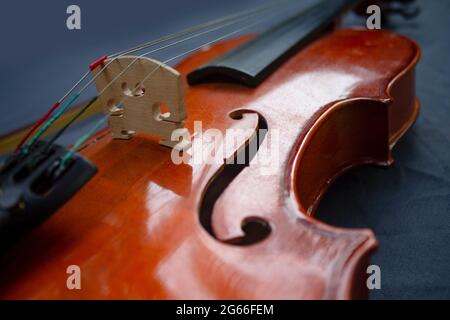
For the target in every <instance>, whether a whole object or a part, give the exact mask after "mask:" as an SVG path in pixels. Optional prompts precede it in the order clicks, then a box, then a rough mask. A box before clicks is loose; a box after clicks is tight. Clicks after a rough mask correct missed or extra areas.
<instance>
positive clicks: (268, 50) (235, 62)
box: [188, 0, 358, 87]
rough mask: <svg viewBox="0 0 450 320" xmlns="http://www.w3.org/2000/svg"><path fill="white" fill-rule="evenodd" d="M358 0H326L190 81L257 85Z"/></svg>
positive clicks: (200, 71)
mask: <svg viewBox="0 0 450 320" xmlns="http://www.w3.org/2000/svg"><path fill="white" fill-rule="evenodd" d="M357 2H358V0H356V1H355V0H333V1H330V0H325V1H323V0H322V1H320V2H319V3H317V4H316V5H314V6H312V7H311V8H309V9H307V10H302V12H300V13H299V14H297V15H295V16H293V17H292V18H290V19H288V20H286V21H283V22H282V23H280V24H279V25H277V26H275V27H274V28H272V29H270V30H268V31H266V32H264V33H262V34H261V35H260V36H258V37H256V38H255V39H253V40H251V41H249V42H246V43H245V44H243V45H241V46H239V47H237V48H236V49H234V50H232V51H230V52H228V53H227V54H225V55H223V56H221V57H220V58H218V59H216V60H214V61H211V62H209V63H208V64H206V65H203V66H202V67H200V68H198V69H196V70H194V71H193V72H191V73H190V74H189V75H188V82H189V84H191V85H193V84H197V83H204V82H223V81H226V82H230V81H231V82H236V83H240V84H243V85H245V86H248V87H256V86H258V85H259V84H260V83H261V82H263V81H264V80H265V79H266V78H267V77H268V76H269V75H270V74H271V73H272V72H273V71H274V70H276V69H277V67H278V66H279V65H280V64H282V63H283V62H284V61H286V60H287V59H288V58H289V57H291V56H292V55H293V54H294V53H295V52H297V51H298V50H299V49H301V48H302V47H304V46H306V45H308V44H309V43H311V42H312V41H314V40H315V39H316V38H317V37H319V36H321V35H322V34H323V32H325V31H326V30H327V29H328V28H329V27H330V26H331V25H332V23H333V22H334V21H335V19H336V17H338V16H339V15H341V14H342V13H343V12H344V11H346V10H348V9H349V8H350V7H351V6H353V5H355V4H356V3H357Z"/></svg>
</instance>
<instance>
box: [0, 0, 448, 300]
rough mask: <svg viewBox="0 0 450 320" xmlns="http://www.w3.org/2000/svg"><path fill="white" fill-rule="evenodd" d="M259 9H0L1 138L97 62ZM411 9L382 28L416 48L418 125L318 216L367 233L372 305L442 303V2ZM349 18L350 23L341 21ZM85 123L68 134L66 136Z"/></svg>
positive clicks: (349, 181)
mask: <svg viewBox="0 0 450 320" xmlns="http://www.w3.org/2000/svg"><path fill="white" fill-rule="evenodd" d="M308 1H309V0H308ZM263 2H264V1H263V0H246V1H231V0H228V1H208V0H195V1H185V0H184V1H183V0H164V1H144V0H128V1H125V2H123V1H121V2H119V1H87V0H77V1H50V0H47V1H27V2H26V3H23V2H18V1H16V2H12V1H8V2H7V3H2V4H1V9H0V35H1V40H2V46H1V49H0V58H1V59H0V99H1V103H0V111H1V117H0V135H2V134H5V133H7V132H9V131H11V130H13V129H15V128H17V127H21V126H23V125H26V124H28V123H30V122H31V121H32V120H34V119H36V118H38V117H39V116H40V115H41V114H42V113H43V112H44V111H45V110H46V109H47V108H48V107H49V106H50V105H51V104H53V102H54V101H55V99H57V98H58V97H59V96H60V95H62V94H63V93H64V92H65V90H66V89H67V88H69V87H70V86H71V85H72V84H73V82H74V81H75V80H76V79H77V78H78V77H79V76H81V74H83V73H84V72H85V70H86V67H87V64H89V63H90V62H91V61H92V60H94V59H96V58H97V57H99V56H101V55H103V54H108V53H112V52H116V51H119V50H121V49H123V48H127V47H131V46H133V45H135V44H137V43H140V42H143V41H147V40H150V39H154V38H156V37H158V36H161V35H165V34H168V33H172V32H175V31H178V30H180V29H183V28H186V27H189V26H192V25H194V24H198V23H201V22H206V21H209V20H211V19H214V18H218V17H221V16H223V15H226V14H231V13H235V12H239V11H241V10H243V9H247V8H251V7H253V6H255V4H259V3H263ZM303 2H305V3H306V1H303ZM299 3H301V1H300V0H299ZM69 4H78V5H80V6H81V9H82V30H81V31H68V30H67V28H66V24H65V21H66V13H65V11H66V8H67V6H68V5H69ZM418 4H419V5H420V7H421V9H422V14H421V16H420V17H419V18H417V19H415V20H414V21H405V20H403V19H401V18H395V19H394V20H393V21H392V25H391V27H392V29H394V30H396V31H398V32H400V33H402V34H404V35H406V36H409V37H411V38H412V39H415V40H416V41H418V43H419V44H420V45H421V47H422V49H423V57H422V60H421V63H420V65H419V67H418V73H417V87H418V95H419V96H420V98H421V101H422V112H421V115H420V117H419V120H418V122H417V124H416V125H415V126H414V128H413V129H412V130H411V131H410V132H409V133H408V134H407V135H406V136H405V137H404V139H403V140H401V141H400V143H399V144H398V145H397V147H396V149H395V151H394V157H395V159H396V161H397V162H396V164H395V165H394V166H393V167H392V168H390V169H389V170H385V169H381V168H374V167H363V168H359V169H356V170H354V171H352V172H349V173H348V174H346V175H344V176H343V177H341V178H339V179H338V180H337V181H336V183H335V184H334V186H333V187H332V188H331V189H330V191H329V192H328V193H327V195H326V197H325V199H324V200H323V203H322V205H321V207H320V210H319V214H318V217H319V218H320V219H322V220H324V221H326V222H328V223H330V224H332V225H337V226H344V227H358V228H360V227H367V228H370V229H372V230H374V231H375V233H376V235H377V238H378V240H379V242H380V249H379V250H378V252H377V253H376V254H375V256H374V257H373V259H372V263H374V264H377V265H379V266H380V267H381V271H382V289H381V290H377V291H372V292H371V298H373V299H380V298H450V268H449V265H450V249H449V245H450V216H449V215H450V102H449V101H450V99H449V98H450V91H449V89H450V83H449V82H450V81H449V73H450V58H449V55H450V53H449V52H450V43H449V42H450V40H449V39H450V36H449V31H450V1H448V0H431V1H430V0H428V1H425V0H421V1H418ZM356 20H357V19H356V18H355V17H353V16H350V17H347V19H346V23H351V22H355V21H356ZM358 22H359V23H361V21H358ZM211 36H213V35H211ZM178 49H179V48H178ZM166 54H170V52H166ZM94 93H95V92H94V91H93V90H91V91H90V92H89V93H88V94H87V95H86V96H85V97H83V99H84V100H87V99H88V98H89V96H92V95H93V94H94ZM89 124H90V123H87V124H84V125H83V124H82V125H79V126H78V127H76V128H75V131H73V132H72V136H73V137H75V136H79V135H80V133H82V132H84V131H85V130H86V128H88V127H89V126H88V125H89ZM69 136H70V135H69ZM68 139H69V140H67V141H70V138H68Z"/></svg>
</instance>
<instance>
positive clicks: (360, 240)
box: [0, 30, 419, 299]
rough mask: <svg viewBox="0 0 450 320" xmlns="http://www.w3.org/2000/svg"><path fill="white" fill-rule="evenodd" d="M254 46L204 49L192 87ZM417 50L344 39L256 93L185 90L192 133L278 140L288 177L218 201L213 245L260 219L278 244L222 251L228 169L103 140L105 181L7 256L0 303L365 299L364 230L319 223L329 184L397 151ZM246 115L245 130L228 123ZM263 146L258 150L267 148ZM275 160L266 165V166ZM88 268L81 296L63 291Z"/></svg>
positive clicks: (411, 105) (306, 56)
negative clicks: (216, 62) (260, 129)
mask: <svg viewBox="0 0 450 320" xmlns="http://www.w3.org/2000/svg"><path fill="white" fill-rule="evenodd" d="M245 40H246V38H241V39H237V40H231V41H228V42H225V43H222V44H219V45H216V46H214V47H211V48H208V49H205V50H203V51H202V52H199V53H196V54H195V55H193V56H191V57H189V58H188V59H186V60H185V61H184V62H183V63H181V64H180V65H179V66H178V68H177V69H178V71H179V72H180V73H181V74H182V75H183V76H184V75H186V74H187V73H188V72H189V71H191V70H193V69H194V68H196V67H198V66H200V65H202V64H204V63H206V62H207V61H209V60H211V59H212V58H214V57H217V56H220V55H221V54H223V53H224V52H226V51H227V50H229V49H231V48H233V47H235V46H236V45H238V44H239V43H241V42H242V41H245ZM418 57H419V49H418V47H417V45H415V44H414V43H413V42H412V41H410V40H408V39H406V38H403V37H401V36H398V35H395V34H392V33H389V32H385V31H373V32H371V31H362V30H339V31H335V32H333V33H331V34H329V35H327V36H325V37H323V38H322V39H320V40H318V41H317V42H315V43H314V44H313V45H311V46H309V47H308V48H306V49H304V50H303V51H302V52H300V53H298V54H297V55H295V56H294V57H293V58H291V59H290V60H289V61H288V62H287V63H285V64H283V65H282V66H281V67H280V68H279V69H278V70H277V71H276V72H275V73H274V74H273V75H272V76H270V77H269V78H268V79H267V80H266V81H265V82H264V83H263V84H262V85H260V86H259V87H258V88H256V89H249V88H244V87H241V86H238V85H233V84H202V85H198V86H193V87H188V86H187V84H186V104H187V111H188V118H187V121H186V127H187V128H189V130H191V131H192V129H193V122H194V121H199V120H201V121H202V122H203V123H202V125H203V130H207V129H209V128H217V129H219V130H221V131H223V132H225V130H226V129H229V128H247V129H253V130H256V128H257V126H258V123H259V122H260V120H261V118H263V119H264V120H265V122H266V123H267V126H268V129H269V132H271V131H273V130H274V129H276V130H279V132H280V147H279V153H278V154H277V156H278V158H279V163H280V165H279V167H278V168H277V170H276V172H275V174H273V175H270V176H264V175H261V174H260V171H259V170H260V166H261V164H260V163H255V162H252V163H251V165H250V166H249V167H247V168H245V169H244V170H243V171H242V172H241V173H240V174H239V175H238V176H237V177H236V178H235V179H234V180H233V181H232V182H231V184H230V185H229V186H228V187H227V188H226V189H225V191H224V192H223V193H222V194H221V195H220V197H219V198H218V199H217V202H216V204H215V207H214V212H213V217H212V227H213V229H214V233H215V235H216V237H217V238H218V239H224V240H225V239H233V238H238V237H239V236H240V235H242V230H241V225H242V221H244V220H245V219H247V218H249V217H259V218H263V219H265V220H266V221H268V223H269V224H270V227H271V233H270V235H269V236H268V237H267V238H266V239H264V240H263V241H262V242H259V243H256V244H254V245H251V246H236V245H231V244H225V243H223V242H220V241H219V240H218V239H216V238H214V237H212V236H211V235H210V234H209V233H208V232H206V230H205V229H204V228H203V227H202V225H201V224H200V222H199V208H200V206H201V203H202V200H203V196H204V194H205V192H206V190H207V188H209V187H210V186H211V184H214V183H215V179H216V177H217V175H218V173H219V172H221V170H222V169H223V168H222V165H220V164H217V165H206V164H202V165H201V164H194V163H192V164H185V165H179V166H177V165H174V164H173V163H172V162H171V158H170V150H168V149H166V148H164V147H162V146H159V145H158V139H157V137H149V136H143V135H138V136H137V137H135V138H133V139H132V140H130V141H113V140H112V139H111V138H110V136H109V135H108V134H107V133H101V134H99V135H98V136H97V138H96V139H95V140H93V141H91V143H90V144H89V146H87V147H86V148H85V149H84V150H83V151H82V153H83V154H84V155H85V156H86V157H88V158H89V159H91V160H92V161H93V162H94V163H95V164H96V165H98V168H99V173H98V174H97V176H96V177H94V179H92V181H91V182H89V183H88V184H87V185H86V186H85V187H84V188H83V189H82V190H81V191H80V192H79V193H78V194H77V195H76V196H75V197H74V198H73V199H72V200H71V201H70V202H68V203H67V204H66V205H65V206H64V207H63V208H62V209H61V210H60V211H59V212H58V213H57V214H56V215H54V216H53V217H52V218H51V219H50V220H49V221H47V222H46V223H45V224H43V225H42V226H41V227H40V228H39V229H37V230H36V231H35V232H33V234H31V235H30V236H29V237H28V238H26V239H24V241H22V242H21V243H19V244H18V245H17V246H16V247H15V248H13V249H12V250H11V251H10V252H8V254H7V255H5V256H3V257H2V259H1V267H0V288H1V290H0V297H1V298H9V299H11V298H27V299H38V298H45V299H51V298H63V299H66V298H69V299H75V298H81V299H93V298H94V299H98V298H100V299H104V298H114V299H117V298H127V299H136V298H137V299H167V298H175V299H182V298H189V299H196V298H206V299H209V298H211V299H212V298H224V299H241V298H242V299H254V298H258V299H279V298H288V299H316V298H338V299H347V298H361V297H364V295H365V294H366V292H365V290H364V286H365V280H364V278H363V277H364V275H365V266H366V264H367V259H368V257H369V256H370V253H371V252H372V251H373V250H374V249H375V247H376V240H375V237H374V235H373V234H372V232H371V231H369V230H343V229H338V228H334V227H331V226H327V225H324V224H322V223H320V222H318V221H316V220H315V219H314V218H313V217H311V216H312V215H313V214H314V211H315V209H316V208H317V204H318V201H319V200H320V197H321V196H322V195H323V193H324V191H325V190H326V189H327V187H328V185H329V183H331V181H332V180H333V179H334V178H335V177H336V176H337V175H339V174H341V173H342V172H343V171H345V170H346V169H348V168H350V167H352V166H355V165H358V164H362V163H376V164H382V165H389V164H390V163H392V157H391V153H390V151H391V148H392V147H393V145H394V144H395V142H396V141H397V140H398V139H399V138H400V136H401V135H402V134H403V133H404V132H405V131H406V129H407V128H409V127H410V126H411V125H412V123H413V122H414V120H415V117H416V116H417V111H418V104H417V102H416V98H415V91H414V67H415V64H416V63H417V60H418ZM235 110H247V111H245V112H244V111H242V113H243V114H242V115H243V116H242V119H232V118H231V117H230V116H229V113H230V112H232V111H235ZM269 142H270V141H269V139H265V140H264V142H263V144H267V143H269ZM274 156H275V154H268V155H267V157H266V160H270V159H271V157H274ZM72 264H75V265H79V266H80V267H81V270H82V290H80V291H69V290H68V289H67V288H66V278H67V274H66V268H67V266H69V265H72Z"/></svg>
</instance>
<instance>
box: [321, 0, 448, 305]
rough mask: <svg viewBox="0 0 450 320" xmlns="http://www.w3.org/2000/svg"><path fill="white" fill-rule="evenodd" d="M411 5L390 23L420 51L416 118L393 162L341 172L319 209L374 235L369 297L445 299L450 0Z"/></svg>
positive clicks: (330, 218)
mask: <svg viewBox="0 0 450 320" xmlns="http://www.w3.org/2000/svg"><path fill="white" fill-rule="evenodd" d="M418 5H420V7H421V9H422V13H421V15H420V16H419V17H418V18H416V19H414V20H412V21H405V20H403V19H401V18H395V19H394V20H393V21H392V22H391V24H392V25H391V26H389V28H390V29H393V30H396V31H397V32H399V33H401V34H404V35H406V36H408V37H410V38H412V39H414V40H416V41H417V42H418V43H419V45H420V46H421V48H422V59H421V62H420V64H419V66H418V68H417V94H418V96H419V98H420V100H421V104H422V109H421V113H420V116H419V118H418V121H417V123H416V124H415V126H414V127H413V128H412V130H411V131H410V132H408V133H407V134H406V135H405V137H404V138H403V139H402V140H401V141H400V142H399V143H398V145H397V146H396V148H395V149H394V158H395V161H396V163H395V164H394V166H393V167H391V168H388V169H383V168H376V167H361V168H358V169H355V170H353V171H350V172H348V173H347V174H345V175H343V176H342V177H341V178H339V179H338V180H337V181H336V182H335V184H334V185H333V186H332V187H331V189H330V190H329V192H328V193H327V195H326V196H325V198H324V199H323V202H322V205H321V207H320V209H319V213H318V218H319V219H321V220H323V221H325V222H327V223H329V224H331V225H336V226H343V227H351V228H355V227H356V228H360V227H363V228H370V229H372V230H373V231H374V232H375V234H376V237H377V239H378V241H379V245H380V247H379V249H378V251H377V253H376V254H375V255H374V257H373V259H372V262H371V263H372V264H376V265H378V266H380V268H381V281H382V287H381V290H374V291H372V292H371V298H372V299H384V298H399V299H409V298H420V299H422V298H423V299H428V298H430V299H431V298H438V299H441V298H447V299H448V298H450V80H449V79H450V78H449V74H450V58H449V57H450V53H449V52H450V37H449V30H450V19H449V16H450V1H448V0H431V1H418Z"/></svg>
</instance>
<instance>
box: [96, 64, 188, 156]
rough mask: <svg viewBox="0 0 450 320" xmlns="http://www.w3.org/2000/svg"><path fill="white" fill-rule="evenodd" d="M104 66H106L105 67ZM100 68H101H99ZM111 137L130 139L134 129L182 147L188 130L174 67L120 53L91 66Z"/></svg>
mask: <svg viewBox="0 0 450 320" xmlns="http://www.w3.org/2000/svg"><path fill="white" fill-rule="evenodd" d="M105 66H106V67H105ZM103 69H104V70H103ZM92 73H93V74H94V76H95V77H96V79H95V82H96V87H97V91H98V92H103V91H104V92H103V93H102V94H100V100H101V102H102V104H103V110H104V112H105V113H106V114H107V115H109V121H108V125H109V127H110V129H111V132H112V136H113V138H114V139H130V138H132V137H133V135H134V134H135V133H136V132H142V133H147V134H152V135H158V136H160V137H161V138H162V139H161V140H160V142H159V143H160V144H161V145H163V146H167V147H170V148H176V149H178V150H186V149H187V148H189V146H190V145H189V143H188V142H187V141H185V140H182V141H178V140H177V141H172V139H171V137H172V134H173V133H174V132H177V136H179V137H185V136H186V134H188V131H187V129H186V128H184V120H185V119H186V118H187V113H186V102H185V95H184V90H183V83H182V80H181V76H180V74H179V73H178V71H176V70H175V69H173V68H171V67H169V66H167V65H164V64H162V63H160V62H158V61H155V60H153V59H150V58H146V57H135V56H123V57H117V58H114V59H113V60H106V61H105V65H104V66H102V65H99V66H97V67H96V68H94V69H93V70H92Z"/></svg>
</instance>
